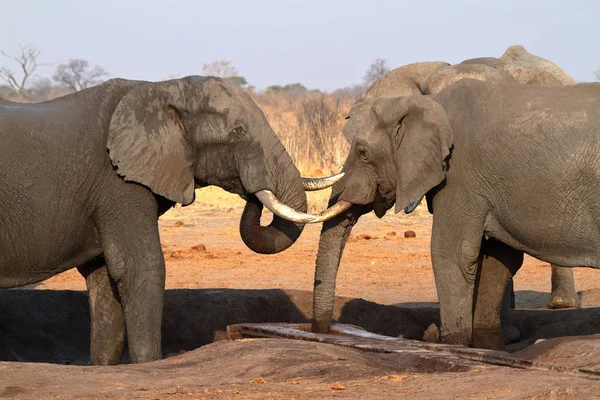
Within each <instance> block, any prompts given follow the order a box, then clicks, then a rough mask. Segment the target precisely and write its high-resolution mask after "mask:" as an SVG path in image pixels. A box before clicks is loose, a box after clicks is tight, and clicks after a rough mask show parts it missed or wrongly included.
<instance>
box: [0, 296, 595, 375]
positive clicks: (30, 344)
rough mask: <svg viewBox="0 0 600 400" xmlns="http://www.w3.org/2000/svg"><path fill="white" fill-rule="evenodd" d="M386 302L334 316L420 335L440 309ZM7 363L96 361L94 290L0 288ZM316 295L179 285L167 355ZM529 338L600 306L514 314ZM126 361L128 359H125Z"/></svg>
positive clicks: (340, 302) (166, 332)
mask: <svg viewBox="0 0 600 400" xmlns="http://www.w3.org/2000/svg"><path fill="white" fill-rule="evenodd" d="M410 305H411V307H408V308H407V307H402V306H396V305H394V306H391V305H381V304H377V303H373V302H369V301H366V300H363V299H350V298H343V297H337V298H336V300H335V309H334V319H335V320H337V321H339V322H341V323H345V324H352V325H357V326H360V327H362V328H364V329H366V330H368V331H371V332H374V333H378V334H383V335H389V336H396V337H405V338H410V339H421V338H422V337H423V332H424V331H425V330H426V329H427V327H428V326H429V325H431V324H432V323H435V324H438V325H439V309H437V308H435V307H415V305H414V303H411V304H410ZM0 310H1V312H0V360H3V361H30V362H52V363H61V364H88V363H89V335H90V331H89V311H88V302H87V294H86V293H85V292H80V291H54V290H3V291H0ZM311 311H312V293H311V292H308V291H299V290H277V289H269V290H236V289H176V290H167V291H166V293H165V309H164V314H163V354H164V355H173V354H179V353H182V352H185V351H188V350H192V349H196V348H198V347H200V346H203V345H206V344H209V343H212V342H214V341H217V340H222V339H224V338H225V336H226V335H225V331H226V327H227V325H231V324H236V323H243V322H292V323H302V322H308V321H309V319H310V316H311ZM513 322H514V325H515V326H516V327H517V328H518V329H519V331H520V332H521V339H522V341H521V342H519V343H516V344H513V345H511V346H509V348H508V350H510V351H517V350H520V349H523V348H524V347H526V346H529V345H531V344H532V343H534V342H535V341H536V340H538V339H542V338H543V339H549V338H555V337H560V336H578V335H591V334H596V333H600V309H598V308H584V309H571V310H548V309H529V310H514V311H513ZM124 361H125V362H126V361H127V358H126V357H125V358H124Z"/></svg>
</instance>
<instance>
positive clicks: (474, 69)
mask: <svg viewBox="0 0 600 400" xmlns="http://www.w3.org/2000/svg"><path fill="white" fill-rule="evenodd" d="M519 73H520V74H521V75H519ZM513 74H515V75H513ZM465 78H472V79H477V80H480V81H486V82H489V83H490V84H519V83H521V84H529V85H572V84H574V80H573V78H572V77H571V76H570V75H569V74H568V73H567V72H565V71H563V70H562V69H560V68H559V67H558V66H556V65H555V64H553V63H551V62H550V61H548V60H545V59H543V58H541V57H537V56H535V55H533V54H530V53H528V52H527V51H526V50H525V49H524V48H523V47H522V46H511V47H509V48H508V49H507V50H506V52H505V53H504V55H503V56H502V57H501V58H499V59H498V58H493V57H486V58H477V59H470V60H466V61H463V62H462V63H460V64H456V65H450V64H448V63H446V62H441V61H436V62H421V63H415V64H409V65H405V66H402V67H400V68H397V69H395V70H393V71H391V72H390V73H388V74H387V75H385V76H384V77H382V78H380V79H379V80H377V81H376V82H375V83H373V84H372V85H371V86H370V87H369V89H368V90H367V91H366V92H365V93H364V94H363V95H362V96H361V97H360V98H359V99H358V100H357V101H356V102H355V103H354V105H353V106H352V108H351V110H350V112H349V115H348V117H347V121H346V123H345V125H344V127H343V134H344V136H345V138H346V139H347V140H348V142H349V143H350V144H351V145H353V143H354V142H355V139H356V138H357V136H358V135H359V134H360V133H361V132H364V131H365V129H367V128H368V127H369V126H370V125H369V124H371V122H372V118H373V117H372V113H373V110H372V107H373V104H374V103H375V102H376V101H377V100H379V99H383V98H392V97H398V96H409V95H431V94H434V93H438V92H440V91H443V90H444V89H446V88H448V87H449V86H451V85H453V84H455V83H456V82H458V81H460V80H461V79H465ZM350 154H352V150H351V152H350ZM350 162H351V161H350V159H349V160H348V161H347V162H346V164H345V166H344V172H345V173H346V176H345V177H344V178H342V179H341V180H340V181H339V182H337V183H336V184H335V185H334V186H333V190H332V193H331V197H330V200H329V206H330V207H332V212H326V213H329V215H330V216H331V215H335V214H338V213H339V215H336V216H335V217H334V218H333V219H331V220H329V221H328V222H326V223H324V224H323V227H322V231H321V237H320V240H319V249H318V254H317V262H316V269H315V281H314V292H313V321H312V330H313V331H314V332H321V333H324V332H327V331H328V329H329V326H330V323H331V317H332V313H333V298H334V294H335V284H336V276H337V270H338V268H339V264H340V259H341V256H342V253H343V250H344V246H345V243H346V240H347V238H348V236H349V235H350V232H351V230H352V227H353V226H354V224H355V223H356V222H357V221H358V219H359V218H360V216H361V215H362V214H364V213H367V212H370V211H371V210H374V211H375V214H376V215H377V216H378V217H380V218H381V217H383V215H385V213H386V211H387V209H389V208H390V207H391V206H392V205H393V203H394V201H395V199H394V197H393V196H391V195H390V194H391V193H393V192H394V191H395V187H392V186H389V185H388V184H387V183H386V182H394V179H393V176H394V175H395V174H396V171H395V170H394V169H389V170H388V171H386V174H387V175H389V176H390V177H391V178H390V179H389V180H382V181H381V184H380V185H379V186H378V187H379V190H377V191H376V192H375V196H376V199H375V201H373V202H371V203H368V202H366V200H367V199H362V201H359V202H357V203H355V204H353V205H352V207H351V208H349V209H346V208H347V207H346V205H344V206H340V203H338V199H339V196H340V195H341V193H342V192H346V193H348V192H351V191H352V190H359V189H360V188H359V187H348V186H347V184H348V185H350V186H352V182H353V181H352V180H349V178H351V177H352V174H359V175H365V174H367V173H366V172H364V171H363V170H356V171H355V172H354V170H353V169H352V168H353V167H352V165H351V164H349V163H350ZM350 169H352V171H353V172H350ZM363 179H364V180H367V179H372V180H377V179H381V178H379V177H376V176H375V175H373V174H371V175H369V176H368V177H367V176H363ZM354 182H356V181H354ZM416 205H417V204H414V205H412V206H411V208H412V207H416ZM430 211H432V210H431V208H430ZM486 260H487V261H488V262H493V261H494V259H493V258H488V259H486ZM521 260H522V256H521ZM513 301H514V300H513ZM577 301H578V297H577V293H576V291H575V285H574V280H573V273H572V270H571V269H570V268H561V267H558V266H555V265H553V266H552V294H551V296H550V301H549V306H550V307H554V308H561V307H574V306H577ZM479 310H482V308H481V307H480V308H479ZM484 314H485V312H483V310H482V312H481V313H480V314H478V315H484ZM504 314H506V313H504ZM509 336H511V338H507V340H508V341H514V340H516V339H517V338H518V332H514V331H513V332H510V334H509Z"/></svg>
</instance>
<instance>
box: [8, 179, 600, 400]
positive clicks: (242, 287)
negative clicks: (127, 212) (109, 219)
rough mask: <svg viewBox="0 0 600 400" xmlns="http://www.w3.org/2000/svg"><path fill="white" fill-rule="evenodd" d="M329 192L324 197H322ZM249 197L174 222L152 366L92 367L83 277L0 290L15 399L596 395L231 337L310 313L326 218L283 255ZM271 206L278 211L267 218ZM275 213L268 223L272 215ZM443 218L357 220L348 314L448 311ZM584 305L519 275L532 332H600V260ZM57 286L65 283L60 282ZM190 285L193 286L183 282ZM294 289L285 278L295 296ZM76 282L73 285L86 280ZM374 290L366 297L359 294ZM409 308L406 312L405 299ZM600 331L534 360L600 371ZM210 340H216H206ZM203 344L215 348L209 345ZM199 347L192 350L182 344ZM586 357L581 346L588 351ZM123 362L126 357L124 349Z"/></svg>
mask: <svg viewBox="0 0 600 400" xmlns="http://www.w3.org/2000/svg"><path fill="white" fill-rule="evenodd" d="M326 198H327V193H320V194H311V195H310V198H309V201H310V204H311V205H312V206H313V207H314V208H320V207H322V206H324V204H325V203H326ZM242 207H243V201H242V200H240V199H238V198H237V197H235V196H231V195H229V194H227V193H225V192H223V191H222V190H220V189H217V188H207V189H203V190H202V191H199V192H198V198H197V200H196V202H195V203H194V204H193V205H192V206H189V207H186V208H180V207H178V208H176V209H173V210H171V211H170V212H168V213H167V214H166V215H164V216H163V217H162V218H161V219H160V229H161V237H162V242H163V249H164V252H165V258H166V262H167V283H166V284H167V289H168V291H167V295H166V305H165V324H164V329H163V332H164V334H163V336H164V340H163V342H164V343H163V347H164V349H165V354H166V355H170V357H168V358H166V359H164V360H161V361H157V362H154V363H150V364H145V365H122V366H118V367H93V368H92V367H83V366H75V365H56V364H45V363H40V361H45V362H54V363H62V364H64V363H72V364H86V363H87V362H88V358H89V353H88V352H89V350H88V348H87V343H88V340H89V327H88V324H89V322H88V320H87V318H89V316H88V314H87V304H86V301H87V300H86V298H85V293H82V292H80V291H83V290H85V283H84V280H83V278H81V277H80V276H79V274H78V273H77V271H75V270H72V271H67V272H66V273H64V274H61V275H59V276H56V277H53V278H51V279H49V280H47V281H45V282H43V283H41V284H39V285H37V286H35V289H36V290H11V291H3V292H0V310H2V313H0V359H2V360H21V361H36V362H37V363H26V362H0V397H15V398H56V397H61V398H84V397H89V398H106V397H120V398H165V397H175V398H180V397H181V398H216V397H219V398H221V397H222V398H229V397H236V398H314V397H317V396H319V397H325V398H328V397H335V398H338V397H339V398H375V397H385V398H390V397H392V398H405V397H410V398H492V397H495V398H519V399H520V398H539V399H546V398H556V399H562V398H593V397H594V396H597V388H598V387H600V381H597V380H592V379H589V378H585V377H582V376H572V375H566V374H564V373H559V372H548V371H534V370H527V371H524V370H515V369H511V368H505V367H486V368H484V369H471V370H466V371H454V372H448V371H446V370H443V369H441V370H436V368H433V369H431V368H429V369H428V367H426V366H423V365H420V364H419V363H418V362H413V361H414V360H410V359H408V360H407V359H399V358H398V357H397V356H395V355H393V354H375V353H366V352H361V351H359V350H355V349H344V348H340V347H336V346H332V345H325V344H318V343H303V342H295V341H290V340H283V339H261V340H244V341H236V342H228V341H219V342H216V343H212V344H211V342H213V341H214V340H216V339H221V338H223V332H224V329H225V327H226V326H227V325H228V324H233V323H237V322H277V321H282V322H301V321H306V320H307V319H308V318H310V308H311V304H310V302H311V299H310V291H311V290H312V281H313V274H314V265H315V256H316V251H317V246H318V239H319V232H320V229H321V226H320V225H310V226H308V227H306V229H305V231H304V233H303V235H302V237H301V238H300V240H299V241H298V242H297V243H296V244H295V245H294V246H292V247H291V248H290V249H289V250H287V251H286V252H284V253H281V254H277V255H271V256H264V255H259V254H255V253H253V252H251V251H250V250H248V249H247V248H246V247H245V246H244V244H243V243H242V241H241V239H240V237H239V234H238V223H239V216H240V215H241V211H242ZM265 214H267V213H265ZM268 218H269V217H268V216H266V215H265V221H267V220H268ZM430 234H431V216H430V215H429V214H428V213H427V210H426V208H425V207H423V205H421V206H420V207H419V208H418V209H417V210H416V211H415V212H414V213H413V214H411V215H404V214H403V213H401V214H397V215H393V214H390V215H387V216H386V217H384V218H383V219H382V220H378V219H377V218H376V217H375V216H374V215H373V214H369V215H367V216H364V217H363V218H361V220H360V222H359V223H358V224H357V226H356V227H355V228H354V231H353V234H352V236H351V238H350V241H349V243H348V245H347V246H346V251H345V254H344V258H343V260H342V264H341V268H340V273H339V276H338V287H337V293H336V294H337V295H338V296H341V297H340V298H339V299H338V302H337V305H336V314H335V316H336V318H337V319H338V320H340V321H341V322H345V323H352V324H356V325H360V326H363V327H364V328H365V329H367V330H371V331H374V332H377V333H382V334H388V335H394V336H403V337H408V338H416V339H420V338H421V337H422V336H423V332H424V331H425V329H426V328H427V327H428V326H429V325H430V324H431V323H434V322H437V321H438V318H439V316H438V313H437V310H436V309H435V308H430V306H432V307H435V306H436V302H437V297H436V292H435V285H434V280H433V274H432V270H431V262H430V257H429V240H430ZM575 279H576V286H577V290H579V291H582V292H583V294H582V303H583V306H584V307H587V308H586V309H582V310H557V311H550V310H546V308H545V307H546V302H547V298H548V293H549V290H550V268H549V266H548V265H547V264H546V263H543V262H540V261H538V260H535V259H532V258H529V257H527V258H526V261H525V266H524V267H523V269H522V270H521V271H520V272H519V274H518V276H517V277H516V278H515V289H516V291H517V294H516V300H517V308H520V309H522V310H518V311H517V312H516V313H515V325H517V326H518V328H519V329H520V330H521V332H522V336H523V339H524V341H523V343H522V344H521V345H520V346H517V347H514V348H512V350H518V349H520V348H523V347H525V346H527V345H530V344H532V343H533V342H534V341H535V340H537V339H539V338H553V337H559V336H573V335H591V334H596V333H600V310H597V309H596V310H594V309H593V307H598V306H600V291H597V290H595V289H596V288H599V289H600V271H595V270H592V269H584V268H577V269H575ZM44 289H51V290H49V291H45V290H44ZM181 289H188V290H181ZM279 289H285V291H281V290H279ZM73 290H74V291H76V292H72V291H73ZM360 299H364V300H360ZM391 305H401V306H403V307H409V308H400V307H391ZM599 341H600V339H598V338H596V337H594V336H590V337H582V339H581V340H575V341H574V340H571V338H568V339H549V340H546V341H544V342H541V343H539V344H537V345H535V346H530V347H528V348H527V349H526V350H523V351H522V352H521V353H517V354H520V355H522V356H523V357H528V358H530V359H543V360H551V361H552V362H553V363H557V364H560V363H561V362H564V363H566V364H568V365H569V366H572V367H586V368H589V367H590V366H592V367H594V368H597V367H600V345H598V344H596V343H600V342H599ZM203 345H205V346H203ZM200 346H203V347H200ZM179 353H185V354H179ZM573 354H576V355H577V356H573ZM124 361H127V359H126V358H125V359H124Z"/></svg>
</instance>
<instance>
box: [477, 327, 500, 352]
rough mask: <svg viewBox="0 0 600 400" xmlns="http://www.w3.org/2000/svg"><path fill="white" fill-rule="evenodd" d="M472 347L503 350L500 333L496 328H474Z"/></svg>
mask: <svg viewBox="0 0 600 400" xmlns="http://www.w3.org/2000/svg"><path fill="white" fill-rule="evenodd" d="M473 347H475V348H478V349H490V350H504V342H503V341H502V335H501V334H500V332H499V331H498V330H497V329H487V328H474V329H473Z"/></svg>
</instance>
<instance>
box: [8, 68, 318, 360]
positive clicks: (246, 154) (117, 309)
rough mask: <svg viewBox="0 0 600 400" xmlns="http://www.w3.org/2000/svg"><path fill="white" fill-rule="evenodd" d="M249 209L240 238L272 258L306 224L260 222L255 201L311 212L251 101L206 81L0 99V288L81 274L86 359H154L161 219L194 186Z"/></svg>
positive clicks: (113, 83)
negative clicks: (87, 321) (237, 198)
mask: <svg viewBox="0 0 600 400" xmlns="http://www.w3.org/2000/svg"><path fill="white" fill-rule="evenodd" d="M207 185H217V186H220V187H222V188H224V189H225V190H227V191H229V192H232V193H237V194H239V195H241V196H242V197H244V198H245V199H247V203H246V207H245V209H244V212H243V215H242V218H241V221H240V233H241V235H242V238H243V240H244V242H245V243H246V244H247V245H248V247H249V248H251V249H252V250H254V251H257V252H259V253H275V252H279V251H282V250H284V249H286V248H287V247H289V246H290V245H291V244H292V243H294V241H295V240H296V239H297V238H298V237H299V235H300V233H301V231H302V225H298V224H295V223H291V222H288V221H285V220H282V219H281V218H279V217H277V216H276V217H275V218H274V220H273V222H272V223H271V224H270V226H268V227H262V226H261V225H260V214H261V210H262V204H261V203H260V202H258V201H257V199H256V198H255V196H254V195H253V194H252V193H255V192H257V191H259V190H262V189H267V190H271V191H272V192H273V193H274V194H275V195H276V196H277V197H278V198H279V200H281V201H282V202H284V203H286V204H287V205H288V206H290V207H292V208H295V209H296V210H299V211H302V212H305V211H306V208H307V207H306V195H305V193H304V190H303V185H302V181H301V179H300V174H299V172H298V170H297V169H296V167H295V166H294V164H293V163H292V160H291V158H290V156H289V154H288V153H287V152H286V151H285V149H284V147H283V145H282V144H281V143H280V141H279V140H278V138H277V136H276V135H275V133H274V132H273V130H272V129H271V127H270V126H269V124H268V123H267V120H266V118H265V116H264V115H263V113H262V112H261V110H260V109H259V108H258V106H257V105H256V104H255V103H254V102H253V101H252V100H251V98H250V97H249V96H248V95H247V94H246V93H244V92H243V91H242V90H240V89H239V88H237V87H236V86H234V85H232V84H230V83H227V82H224V81H222V80H221V79H218V78H211V77H207V78H205V77H186V78H183V79H178V80H172V81H165V82H158V83H149V82H141V81H129V80H123V79H113V80H110V81H108V82H106V83H104V84H102V85H99V86H97V87H94V88H91V89H86V90H83V91H81V92H78V93H75V94H72V95H68V96H65V97H61V98H58V99H55V100H52V101H48V102H44V103H38V104H18V103H11V102H8V101H2V102H1V103H0V232H2V235H0V287H2V288H11V287H17V286H22V285H27V284H31V283H35V282H40V281H42V280H44V279H46V278H49V277H51V276H53V275H56V274H58V273H60V272H63V271H66V270H68V269H70V268H73V267H79V271H80V272H81V273H82V274H83V275H84V276H85V277H86V283H87V287H88V291H89V298H90V310H91V360H92V362H93V363H94V364H116V363H119V362H120V360H121V354H122V350H123V344H124V341H125V334H127V341H128V346H129V352H130V356H131V359H132V361H133V362H146V361H151V360H155V359H157V358H160V357H161V335H160V327H161V319H162V308H163V291H164V284H165V263H164V258H163V253H162V251H161V246H160V240H159V233H158V224H157V218H158V216H159V215H161V214H162V213H164V212H165V211H166V210H168V209H169V208H171V207H172V206H173V205H174V204H175V203H181V204H183V205H188V204H190V203H192V202H193V201H194V189H195V188H198V187H203V186H207Z"/></svg>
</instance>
